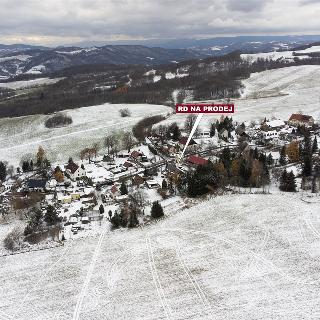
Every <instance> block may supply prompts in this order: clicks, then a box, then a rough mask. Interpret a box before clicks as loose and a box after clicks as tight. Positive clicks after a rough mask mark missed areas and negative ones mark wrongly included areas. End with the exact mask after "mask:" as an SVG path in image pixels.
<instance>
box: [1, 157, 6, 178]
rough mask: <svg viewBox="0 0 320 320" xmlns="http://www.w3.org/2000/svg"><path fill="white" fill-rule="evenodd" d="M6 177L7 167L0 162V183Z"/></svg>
mask: <svg viewBox="0 0 320 320" xmlns="http://www.w3.org/2000/svg"><path fill="white" fill-rule="evenodd" d="M6 177H7V166H6V165H5V164H4V163H3V162H2V161H0V181H4V180H6Z"/></svg>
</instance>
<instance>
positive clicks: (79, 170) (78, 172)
mask: <svg viewBox="0 0 320 320" xmlns="http://www.w3.org/2000/svg"><path fill="white" fill-rule="evenodd" d="M66 174H67V175H68V176H69V178H70V179H71V180H72V181H75V180H77V179H79V178H81V177H84V176H85V175H86V170H85V169H84V167H83V166H78V165H77V164H76V163H74V162H73V161H71V162H69V163H68V165H67V166H66Z"/></svg>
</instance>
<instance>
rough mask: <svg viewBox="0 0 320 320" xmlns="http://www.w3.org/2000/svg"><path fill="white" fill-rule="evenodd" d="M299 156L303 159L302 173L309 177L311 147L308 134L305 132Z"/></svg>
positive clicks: (310, 170)
mask: <svg viewBox="0 0 320 320" xmlns="http://www.w3.org/2000/svg"><path fill="white" fill-rule="evenodd" d="M301 157H302V161H303V166H302V174H303V175H304V176H305V177H309V176H310V175H311V173H312V147H311V140H310V134H305V136H304V141H303V148H302V151H301Z"/></svg>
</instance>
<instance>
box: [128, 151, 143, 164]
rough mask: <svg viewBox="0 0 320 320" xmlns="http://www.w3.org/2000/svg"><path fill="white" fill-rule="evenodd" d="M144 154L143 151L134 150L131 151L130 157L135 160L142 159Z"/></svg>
mask: <svg viewBox="0 0 320 320" xmlns="http://www.w3.org/2000/svg"><path fill="white" fill-rule="evenodd" d="M142 155H143V154H142V153H141V152H139V151H136V150H134V151H132V152H131V154H130V158H131V159H133V160H136V161H139V160H140V159H141V157H142Z"/></svg>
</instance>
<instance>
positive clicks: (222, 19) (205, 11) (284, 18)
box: [0, 0, 320, 45]
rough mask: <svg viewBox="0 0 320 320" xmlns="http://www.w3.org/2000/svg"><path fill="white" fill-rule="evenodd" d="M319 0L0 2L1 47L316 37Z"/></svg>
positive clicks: (38, 0) (65, 0)
mask: <svg viewBox="0 0 320 320" xmlns="http://www.w3.org/2000/svg"><path fill="white" fill-rule="evenodd" d="M319 17H320V0H191V1H188V0H0V43H30V44H31V43H32V44H43V45H58V44H69V43H76V42H80V41H107V40H117V39H154V38H156V39H167V38H201V37H214V36H223V35H250V34H252V35H254V34H259V35H275V34H320V19H319Z"/></svg>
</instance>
